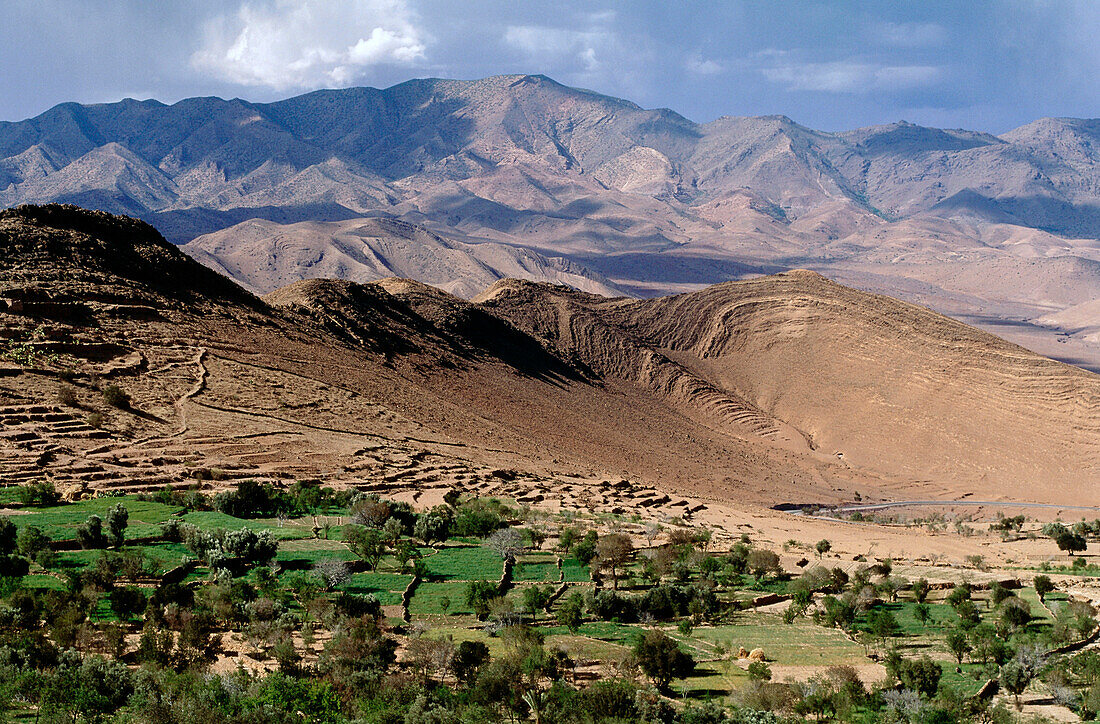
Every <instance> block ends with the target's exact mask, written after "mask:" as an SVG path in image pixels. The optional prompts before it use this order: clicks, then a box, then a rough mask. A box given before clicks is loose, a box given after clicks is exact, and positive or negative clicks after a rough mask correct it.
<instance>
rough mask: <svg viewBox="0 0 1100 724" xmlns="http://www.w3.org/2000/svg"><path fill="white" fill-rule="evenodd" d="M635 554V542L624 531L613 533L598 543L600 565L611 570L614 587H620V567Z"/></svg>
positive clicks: (597, 551) (597, 555) (597, 552)
mask: <svg viewBox="0 0 1100 724" xmlns="http://www.w3.org/2000/svg"><path fill="white" fill-rule="evenodd" d="M633 555H634V543H633V542H632V541H631V540H630V536H628V535H626V534H624V533H611V534H610V535H605V536H603V537H602V538H600V540H599V542H598V543H596V557H597V558H598V559H599V562H600V566H601V567H604V568H609V569H610V570H611V581H612V584H613V585H612V587H613V588H615V589H618V587H619V569H621V568H622V567H623V566H624V565H626V564H627V562H628V561H630V559H631V557H633Z"/></svg>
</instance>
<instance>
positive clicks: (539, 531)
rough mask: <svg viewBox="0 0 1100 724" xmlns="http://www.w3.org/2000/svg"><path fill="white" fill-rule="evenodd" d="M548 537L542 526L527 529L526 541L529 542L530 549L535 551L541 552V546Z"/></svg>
mask: <svg viewBox="0 0 1100 724" xmlns="http://www.w3.org/2000/svg"><path fill="white" fill-rule="evenodd" d="M549 537H550V535H549V533H547V532H546V529H545V528H543V527H542V526H538V525H532V526H531V527H529V528H528V529H527V539H528V540H529V541H531V547H532V548H534V549H535V550H542V544H543V543H545V542H546V539H547V538H549Z"/></svg>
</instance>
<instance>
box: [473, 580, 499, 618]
mask: <svg viewBox="0 0 1100 724" xmlns="http://www.w3.org/2000/svg"><path fill="white" fill-rule="evenodd" d="M496 595H497V587H496V584H494V583H490V582H489V581H470V582H469V583H468V584H467V585H466V605H467V606H469V607H470V608H471V609H472V610H473V612H474V615H475V616H477V618H478V620H479V621H484V620H485V619H486V618H488V617H489V602H490V601H492V600H493V599H494V598H496Z"/></svg>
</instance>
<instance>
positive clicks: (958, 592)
mask: <svg viewBox="0 0 1100 724" xmlns="http://www.w3.org/2000/svg"><path fill="white" fill-rule="evenodd" d="M945 600H946V601H947V603H948V604H949V605H950V606H951V607H952V608H956V609H957V608H958V607H959V605H960V604H961V603H962V602H963V601H969V600H970V586H955V587H954V588H953V589H951V593H949V594H947V598H946V599H945Z"/></svg>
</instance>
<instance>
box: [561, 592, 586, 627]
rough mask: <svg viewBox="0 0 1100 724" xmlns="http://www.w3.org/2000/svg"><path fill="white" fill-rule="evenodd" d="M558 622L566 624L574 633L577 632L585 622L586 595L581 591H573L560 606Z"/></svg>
mask: <svg viewBox="0 0 1100 724" xmlns="http://www.w3.org/2000/svg"><path fill="white" fill-rule="evenodd" d="M557 619H558V623H560V624H561V625H562V626H565V627H566V628H568V629H569V630H570V632H572V633H577V631H578V630H579V629H580V627H581V624H582V623H584V596H582V595H581V594H580V593H579V592H576V593H573V595H571V596H570V597H569V598H567V599H566V600H565V601H564V602H563V603H562V604H561V606H559V607H558V613H557Z"/></svg>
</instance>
